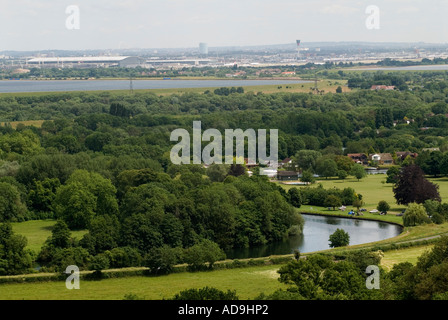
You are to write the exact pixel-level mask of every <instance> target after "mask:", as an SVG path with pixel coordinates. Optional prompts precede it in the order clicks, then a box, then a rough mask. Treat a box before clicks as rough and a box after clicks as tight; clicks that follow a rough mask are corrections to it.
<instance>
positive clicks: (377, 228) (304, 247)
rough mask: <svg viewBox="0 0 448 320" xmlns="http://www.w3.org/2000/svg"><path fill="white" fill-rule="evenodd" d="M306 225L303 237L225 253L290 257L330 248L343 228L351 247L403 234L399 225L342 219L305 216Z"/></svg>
mask: <svg viewBox="0 0 448 320" xmlns="http://www.w3.org/2000/svg"><path fill="white" fill-rule="evenodd" d="M302 216H303V218H304V220H305V225H304V228H303V234H302V235H301V236H298V237H290V238H289V239H288V240H286V241H279V242H276V243H271V244H267V245H263V246H258V247H253V248H238V249H233V250H231V251H228V252H226V254H227V258H229V259H246V258H257V257H267V256H270V255H282V254H291V253H293V252H294V250H295V249H298V250H299V251H300V252H301V253H307V252H313V251H319V250H326V249H330V246H329V241H328V239H329V237H330V235H331V234H332V233H334V232H335V231H336V229H338V228H339V229H343V230H344V231H346V232H348V234H349V235H350V245H355V244H363V243H368V242H375V241H380V240H384V239H388V238H392V237H395V236H398V235H399V234H400V233H401V232H402V227H401V226H399V225H395V224H391V223H386V222H381V221H370V220H362V219H355V218H339V217H331V216H317V215H310V214H302Z"/></svg>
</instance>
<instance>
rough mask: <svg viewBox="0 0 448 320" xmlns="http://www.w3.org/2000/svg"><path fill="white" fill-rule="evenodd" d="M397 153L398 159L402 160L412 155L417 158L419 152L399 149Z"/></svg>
mask: <svg viewBox="0 0 448 320" xmlns="http://www.w3.org/2000/svg"><path fill="white" fill-rule="evenodd" d="M395 154H396V155H397V159H401V160H404V159H406V158H407V157H408V156H409V157H411V158H412V159H415V158H417V156H418V153H415V152H409V151H397V152H395Z"/></svg>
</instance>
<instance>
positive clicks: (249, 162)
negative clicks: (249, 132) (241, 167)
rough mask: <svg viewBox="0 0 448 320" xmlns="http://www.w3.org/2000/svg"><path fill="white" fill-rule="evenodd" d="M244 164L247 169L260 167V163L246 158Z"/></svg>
mask: <svg viewBox="0 0 448 320" xmlns="http://www.w3.org/2000/svg"><path fill="white" fill-rule="evenodd" d="M244 164H245V165H246V167H247V168H253V167H258V163H257V162H256V161H254V160H252V159H249V158H244Z"/></svg>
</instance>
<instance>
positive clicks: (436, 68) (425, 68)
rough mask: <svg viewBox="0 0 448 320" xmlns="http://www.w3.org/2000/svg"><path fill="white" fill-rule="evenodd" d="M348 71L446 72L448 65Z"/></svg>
mask: <svg viewBox="0 0 448 320" xmlns="http://www.w3.org/2000/svg"><path fill="white" fill-rule="evenodd" d="M350 70H360V71H405V70H408V71H444V70H448V64H433V65H420V66H405V67H374V68H354V69H350Z"/></svg>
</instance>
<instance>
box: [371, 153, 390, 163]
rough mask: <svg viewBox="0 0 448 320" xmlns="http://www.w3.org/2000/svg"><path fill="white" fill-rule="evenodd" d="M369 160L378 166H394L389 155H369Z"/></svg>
mask: <svg viewBox="0 0 448 320" xmlns="http://www.w3.org/2000/svg"><path fill="white" fill-rule="evenodd" d="M369 158H370V160H371V161H372V162H373V163H375V164H379V165H390V164H394V159H393V158H392V155H391V154H390V153H375V154H371V155H369Z"/></svg>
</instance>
